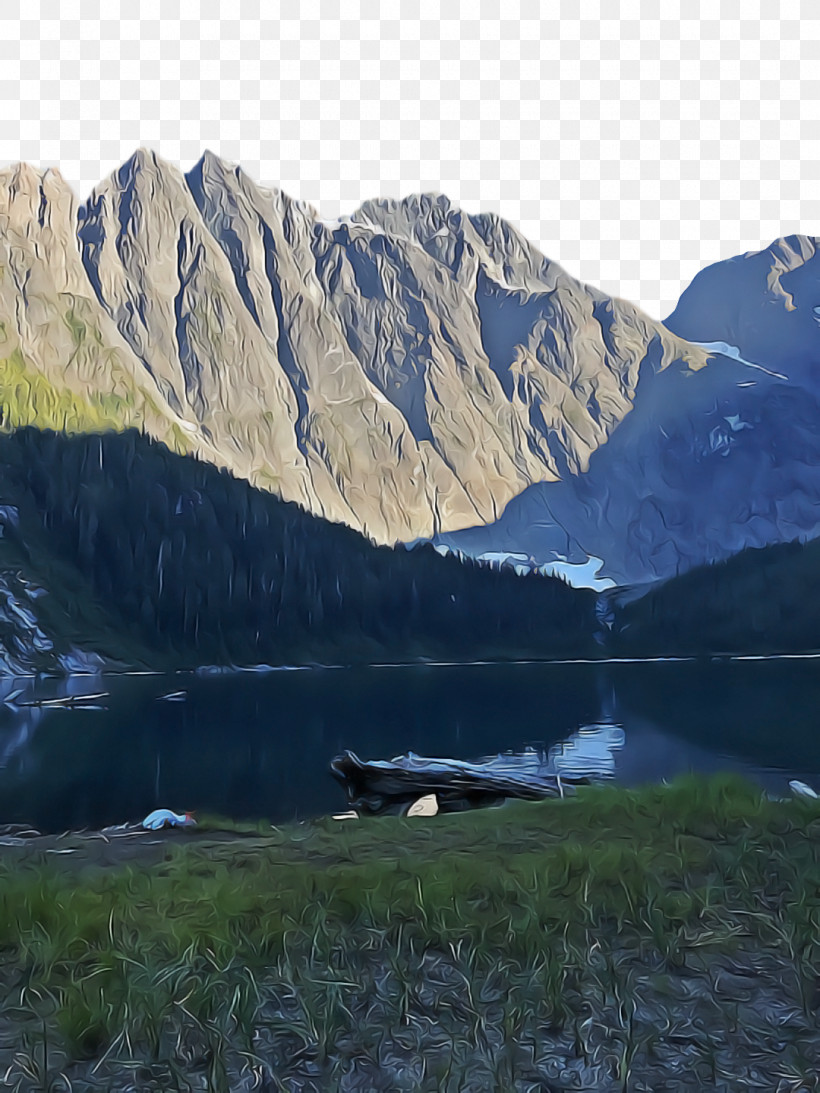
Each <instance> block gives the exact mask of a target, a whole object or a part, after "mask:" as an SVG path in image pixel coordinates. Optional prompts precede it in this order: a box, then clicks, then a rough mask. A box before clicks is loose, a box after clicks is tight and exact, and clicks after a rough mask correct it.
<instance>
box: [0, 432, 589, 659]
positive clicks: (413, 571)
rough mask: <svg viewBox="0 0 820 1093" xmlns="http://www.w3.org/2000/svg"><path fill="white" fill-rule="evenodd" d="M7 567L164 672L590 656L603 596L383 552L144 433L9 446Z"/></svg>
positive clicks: (60, 621) (53, 610) (83, 623)
mask: <svg viewBox="0 0 820 1093" xmlns="http://www.w3.org/2000/svg"><path fill="white" fill-rule="evenodd" d="M0 476H1V477H0V505H3V506H6V508H4V509H3V510H1V511H0V515H3V514H5V515H3V537H2V540H0V542H2V550H0V558H2V562H3V565H4V566H5V567H6V570H7V571H8V570H9V569H10V568H12V569H13V568H16V569H18V570H19V571H20V572H21V573H23V574H24V576H25V578H26V579H27V580H29V581H35V582H36V583H38V584H39V585H41V586H42V587H44V588H45V589H46V590H47V594H46V595H43V596H40V597H38V598H37V601H36V604H37V612H38V615H39V616H40V618H41V619H42V620H43V621H44V622H45V623H47V625H48V629H49V630H50V631H51V632H52V633H53V632H55V631H58V632H61V633H64V634H65V635H67V636H68V637H69V638H70V640H71V641H72V642H73V643H74V644H76V645H78V646H79V647H81V648H83V647H84V648H86V649H94V650H96V651H98V652H100V653H101V654H103V655H104V656H107V657H109V658H112V657H113V658H116V659H118V660H120V661H123V662H126V663H133V662H135V661H136V662H141V663H150V664H152V665H155V666H158V667H172V666H174V667H183V666H196V665H200V664H204V663H220V664H253V663H272V664H297V663H310V662H322V663H351V662H357V661H373V660H375V661H379V660H401V659H409V658H416V657H430V658H445V659H456V658H483V657H520V656H544V657H549V656H552V657H555V656H576V655H589V654H590V653H591V652H593V651H594V650H595V649H597V648H598V647H597V646H595V644H594V641H593V639H592V633H593V629H594V622H593V619H594V602H595V597H594V594H592V593H590V592H586V591H583V590H581V591H578V590H574V589H571V588H570V587H568V586H567V585H566V584H564V583H563V582H562V581H560V580H558V579H554V578H546V577H543V576H539V575H531V576H526V577H520V576H518V575H516V574H515V573H513V572H510V571H503V572H498V571H494V570H491V569H488V568H486V567H483V566H481V565H479V564H478V563H476V562H473V561H470V560H467V561H460V560H459V559H458V558H456V557H454V556H450V557H441V556H440V555H439V554H437V553H436V551H435V550H434V549H433V548H432V547H430V546H424V547H420V548H417V549H415V550H412V551H408V550H406V549H405V548H404V547H401V546H400V547H398V548H396V549H392V548H389V547H377V546H374V545H373V544H371V543H370V542H368V541H367V540H366V539H365V538H363V537H362V536H361V535H360V534H359V533H357V532H355V531H353V530H351V529H350V528H347V527H344V526H342V525H339V524H332V523H329V522H327V521H324V520H321V519H319V518H316V517H314V516H311V515H310V514H308V513H306V512H305V511H303V510H302V509H301V508H300V507H299V506H297V505H296V504H292V503H287V502H283V501H280V500H278V499H277V498H276V497H274V496H273V495H272V494H270V493H268V492H266V491H262V490H258V489H255V488H254V487H252V486H250V485H249V484H248V483H247V482H246V481H244V480H241V479H236V478H234V477H232V476H231V475H230V474H229V473H228V472H227V471H223V470H218V469H217V468H216V467H214V466H212V465H211V464H208V463H204V462H200V461H199V460H197V459H195V458H193V457H190V456H179V455H175V454H173V453H172V452H170V451H169V450H168V449H167V448H166V447H165V446H164V445H162V444H160V443H157V442H154V441H151V440H148V439H147V438H146V437H144V436H143V435H141V434H140V433H138V432H137V431H136V430H131V431H128V432H125V433H119V434H117V433H101V434H95V435H80V436H67V435H65V434H60V433H53V432H49V431H39V430H36V429H33V428H26V429H20V430H17V431H15V432H13V433H10V434H6V435H2V436H0Z"/></svg>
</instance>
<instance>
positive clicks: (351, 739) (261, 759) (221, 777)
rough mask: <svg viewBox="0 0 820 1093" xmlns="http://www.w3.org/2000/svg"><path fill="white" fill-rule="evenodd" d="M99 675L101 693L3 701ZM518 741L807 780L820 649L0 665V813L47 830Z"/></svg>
mask: <svg viewBox="0 0 820 1093" xmlns="http://www.w3.org/2000/svg"><path fill="white" fill-rule="evenodd" d="M99 691H108V692H110V693H109V695H108V697H107V698H105V699H103V700H101V704H104V707H105V708H103V709H96V710H84V709H58V708H57V709H55V708H51V709H48V708H43V707H39V708H38V707H26V706H24V705H21V704H22V703H25V702H30V701H32V700H33V699H42V698H50V697H55V696H61V695H66V694H83V693H86V694H88V693H92V692H99ZM176 691H184V692H185V694H184V696H183V700H182V701H167V700H162V699H161V697H160V696H163V695H167V694H168V693H169V692H176ZM15 692H19V693H16V694H15ZM4 699H5V701H4ZM602 724H603V725H605V726H610V727H609V728H605V729H603V730H598V731H595V730H594V729H593V730H592V731H586V732H582V733H581V734H580V736H579V735H578V733H579V730H580V729H583V728H584V727H585V726H593V727H594V726H600V725H602ZM613 725H615V726H620V728H621V729H622V730H623V735H621V733H620V732H618V730H617V729H614V730H613V729H612V728H611V726H613ZM528 745H529V746H534V747H536V748H543V749H545V750H549V749H555V752H554V754H555V753H557V754H558V755H559V756H561V755H563V756H564V757H569V758H572V756H574V755H575V756H577V755H578V754H580V753H583V752H584V749H587V750H588V751H589V752H590V754H591V755H593V757H594V758H593V762H596V763H598V764H600V765H601V766H602V769H605V768H606V767H607V766H609V768H610V769H611V770H612V772H613V773H614V776H615V778H616V779H617V780H618V781H620V782H622V783H624V784H627V785H637V784H641V783H644V782H651V781H659V780H661V779H669V778H671V777H673V776H674V775H676V774H678V773H680V772H683V771H689V770H695V771H703V772H713V771H719V770H732V771H738V772H740V773H743V774H745V775H747V776H749V777H751V778H754V779H755V780H757V781H758V782H760V783H762V784H763V785H764V786H765V787H766V788H767V789H769V790H771V791H773V792H782V793H784V794H786V793H787V792H788V790H787V783H788V780H789V779H790V778H795V777H797V778H801V779H803V780H804V781H807V782H809V784H811V785H814V786H815V787H816V788H820V661H817V660H811V659H808V660H807V659H781V660H766V661H751V660H740V661H737V660H735V661H720V662H707V663H694V662H663V663H627V664H624V663H606V664H512V665H492V664H476V665H465V666H458V667H456V666H426V667H412V668H403V667H402V668H399V667H396V668H389V667H384V668H369V669H312V670H305V671H273V672H266V673H249V672H240V673H233V674H227V675H226V674H222V675H194V674H190V675H175V676H170V677H169V676H103V677H95V678H89V677H76V678H73V679H70V680H68V681H65V680H62V681H59V680H54V679H45V680H36V681H35V680H11V679H3V680H0V823H30V824H33V825H34V826H35V827H37V828H39V829H40V830H42V831H63V830H66V829H67V828H78V827H101V826H104V825H107V824H114V823H124V822H125V821H133V820H139V819H142V817H143V816H145V815H146V814H147V813H148V812H149V811H151V810H152V809H153V808H157V807H167V808H172V809H174V810H176V811H184V810H194V811H195V810H199V811H202V812H206V811H207V812H218V813H220V814H223V815H227V816H232V817H234V818H236V819H244V818H247V819H252V818H259V817H267V818H269V819H270V820H271V821H272V822H274V823H281V822H285V821H288V820H293V819H295V818H298V819H304V818H307V817H310V816H315V815H320V814H324V813H327V812H330V811H335V810H338V809H343V808H344V807H346V800H345V796H344V792H343V790H342V789H341V787H340V786H339V785H338V784H337V783H336V782H335V781H334V780H333V778H332V777H331V775H330V773H329V770H328V764H329V763H330V760H331V759H332V758H333V757H334V756H335V755H337V754H338V753H339V752H341V751H343V750H345V749H348V748H349V749H351V750H352V751H355V752H356V753H357V754H358V755H359V756H360V757H361V758H363V759H390V758H393V757H394V756H396V755H400V754H402V753H406V752H407V751H414V752H416V753H418V754H420V755H429V756H436V757H445V756H446V757H451V758H459V759H478V758H481V757H485V756H488V755H495V754H497V753H498V752H505V751H513V752H517V751H521V750H523V749H524V748H525V747H526V746H528Z"/></svg>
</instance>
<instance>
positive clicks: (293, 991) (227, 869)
mask: <svg viewBox="0 0 820 1093" xmlns="http://www.w3.org/2000/svg"><path fill="white" fill-rule="evenodd" d="M226 826H228V825H221V824H219V823H216V822H214V821H211V822H210V823H205V824H203V825H202V826H201V828H200V829H199V830H198V831H197V832H196V833H195V834H193V835H188V834H183V833H178V832H177V833H170V834H168V835H164V836H158V837H151V836H143V835H140V836H137V837H135V838H132V839H130V840H123V848H125V847H126V844H127V854H125V853H124V854H123V855H118V852H117V847H115V846H114V845H113V844H104V843H103V842H102V841H101V840H100V839H96V840H93V839H89V838H86V839H82V838H80V837H79V836H70V837H67V838H65V839H52V840H50V841H49V840H46V842H44V843H43V844H42V845H41V844H39V843H38V842H37V841H36V840H35V841H34V842H32V843H31V844H30V845H27V846H14V847H8V848H4V854H3V857H2V859H0V944H1V945H2V949H3V964H2V969H3V970H2V976H3V980H4V982H3V984H2V989H0V998H4V999H5V1000H4V1001H3V1002H2V1003H0V1064H1V1065H0V1081H2V1080H5V1082H6V1084H7V1086H8V1088H12V1089H20V1090H23V1089H32V1090H33V1089H53V1090H58V1089H69V1088H71V1089H93V1088H100V1089H111V1090H113V1089H122V1090H125V1089H141V1090H142V1089H163V1090H168V1089H213V1090H231V1091H233V1090H237V1089H249V1090H250V1089H253V1088H256V1089H271V1090H279V1089H281V1090H297V1089H299V1090H302V1089H304V1090H308V1089H309V1090H314V1089H315V1090H323V1091H324V1090H335V1089H362V1090H366V1089H367V1090H377V1089H379V1090H380V1089H385V1090H388V1089H390V1090H404V1089H407V1090H431V1091H434V1090H435V1091H438V1090H451V1091H453V1093H454V1091H456V1090H468V1089H476V1090H478V1089H486V1090H495V1089H498V1090H519V1089H520V1090H536V1089H538V1090H547V1089H549V1090H552V1089H587V1088H588V1089H597V1090H609V1089H612V1090H625V1089H630V1090H640V1089H646V1090H653V1091H654V1090H660V1089H673V1088H681V1089H690V1088H691V1089H703V1088H727V1089H729V1088H731V1089H743V1088H760V1089H764V1088H765V1089H771V1090H780V1089H783V1090H786V1089H792V1090H795V1091H796V1090H799V1089H815V1088H818V1078H817V1075H818V1074H820V1069H818V1064H819V1063H820V1029H818V1022H817V1014H816V1007H817V1006H818V1004H820V992H819V991H818V987H820V929H818V927H820V850H818V836H820V808H818V807H817V806H815V805H814V804H812V803H806V802H802V801H797V800H794V801H786V802H775V801H770V800H768V799H766V798H765V797H763V796H761V795H760V794H759V793H758V792H757V791H756V790H754V789H752V788H751V787H750V786H748V785H747V784H745V783H743V782H740V781H736V780H732V779H725V778H724V779H718V780H713V781H710V782H706V781H702V780H698V779H684V780H681V781H678V782H676V783H675V784H674V785H672V786H670V787H663V786H661V787H655V788H649V789H646V790H641V791H626V790H621V789H617V788H614V787H605V788H602V787H596V788H589V789H586V790H582V791H581V792H580V793H579V794H578V797H577V798H575V799H568V800H565V801H547V802H543V803H539V804H525V803H522V802H515V803H508V804H507V805H505V806H503V807H502V808H498V809H487V810H482V811H478V812H472V813H467V814H459V815H453V816H445V815H440V816H437V817H435V818H428V819H423V820H422V819H416V820H410V819H401V818H380V819H368V820H359V821H345V822H336V823H334V822H333V821H332V820H330V819H327V820H321V821H317V822H315V823H310V824H303V825H298V826H294V827H289V828H283V829H279V830H277V829H269V828H268V829H266V828H265V827H264V826H257V827H247V828H245V827H241V826H240V827H238V828H237V827H236V825H234V830H233V831H232V832H231V833H226V832H225V831H220V830H219V828H225V827H226ZM102 850H104V851H105V861H104V862H103V861H102V860H101V858H100V852H101V851H102ZM4 1075H5V1078H4ZM755 1075H757V1077H755ZM129 1082H130V1083H131V1084H129ZM675 1082H677V1083H678V1084H675ZM755 1082H758V1084H755ZM760 1082H763V1083H764V1084H759V1083H760ZM766 1082H769V1083H771V1084H768V1085H767V1084H765V1083H766ZM539 1083H540V1084H539ZM579 1083H580V1084H579ZM670 1083H671V1084H670Z"/></svg>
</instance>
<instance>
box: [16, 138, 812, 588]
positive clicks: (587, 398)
mask: <svg viewBox="0 0 820 1093" xmlns="http://www.w3.org/2000/svg"><path fill="white" fill-rule="evenodd" d="M819 279H820V264H818V262H817V261H816V241H815V240H813V239H810V238H808V237H803V236H790V237H788V238H785V239H780V240H777V241H775V242H774V243H773V244H772V245H771V246H770V247H768V248H766V249H764V250H761V251H759V252H757V253H754V254H748V255H744V256H741V257H739V258H735V259H731V260H730V261H728V262H721V263H717V264H716V265H715V266H712V267H709V268H707V269H705V270H703V271H701V273H700V274H698V276H697V277H696V278H695V279H694V281H693V282H692V284H691V285H690V286H689V287H688V288H687V290H686V291H685V292H684V294H683V295H682V297H681V300H680V302H679V304H678V306H677V307H676V309H675V311H674V312H673V313H672V315H670V316H669V318H668V319H667V320H666V322H665V323H659V322H655V321H653V320H652V319H650V318H649V317H647V316H646V315H644V314H643V313H641V312H640V311H639V310H638V309H637V308H635V307H633V306H632V305H630V304H628V303H625V302H624V301H621V300H617V299H612V298H610V297H608V296H606V295H605V294H604V293H602V292H600V291H598V290H597V289H595V288H592V287H590V286H586V285H583V284H580V283H579V282H578V281H576V280H574V279H573V278H572V277H570V276H569V275H568V274H566V273H565V272H564V271H563V270H562V269H561V268H560V267H559V266H558V265H556V264H555V263H554V262H551V261H550V260H549V259H547V258H544V257H543V256H542V255H541V254H539V253H538V252H537V251H536V250H535V248H533V247H532V246H531V245H530V244H529V243H528V242H527V241H526V240H525V239H524V238H522V236H521V235H519V234H518V233H517V232H516V231H515V229H514V228H512V227H511V226H510V225H509V224H506V223H505V222H504V221H502V220H500V219H499V218H497V217H495V216H489V215H469V214H467V213H465V212H463V211H461V210H459V209H458V208H457V207H455V206H454V205H452V204H451V203H450V202H448V200H447V199H446V198H445V197H443V196H440V195H417V196H414V197H409V198H406V199H405V200H402V201H376V200H374V201H367V202H365V203H364V204H363V205H362V206H361V207H360V208H359V209H358V210H357V211H356V212H355V213H353V214H352V215H351V216H349V217H345V218H343V219H341V220H339V221H335V222H333V223H329V222H325V221H323V220H321V219H320V218H319V217H318V215H317V213H316V212H315V211H314V210H313V209H312V208H310V207H309V206H308V205H305V204H303V203H301V202H298V201H294V200H292V199H290V198H289V197H287V196H286V195H285V194H283V193H281V192H280V191H276V190H268V189H265V188H263V187H260V186H258V185H257V184H256V183H255V182H253V180H251V179H250V178H249V177H248V176H247V175H246V174H245V173H244V172H243V171H242V170H241V168H239V167H233V166H231V165H229V164H226V163H224V162H223V161H222V160H220V159H218V158H217V157H215V156H213V155H211V154H210V153H206V154H205V155H204V156H203V158H202V159H201V160H200V162H199V163H198V164H197V165H196V166H195V167H194V169H193V170H191V171H190V172H188V174H187V175H183V174H182V173H181V172H179V171H178V170H177V169H176V168H174V167H173V166H171V165H169V164H167V163H164V162H163V161H162V160H160V159H159V158H158V157H157V156H156V155H154V154H153V153H151V152H146V151H139V152H137V153H136V154H135V155H134V156H132V157H131V159H130V160H128V162H127V163H125V164H124V165H123V166H122V167H121V168H120V169H119V170H118V171H116V172H115V173H114V174H113V175H112V176H111V177H110V178H109V179H107V180H106V181H105V182H103V183H101V184H100V186H98V187H97V188H96V189H95V190H94V191H93V192H92V193H91V195H90V196H89V198H88V199H87V200H86V201H85V202H83V203H78V202H77V200H76V198H75V196H74V195H73V194H72V192H71V190H70V189H69V187H68V186H67V185H66V184H65V182H64V181H63V180H62V178H61V177H60V175H59V173H58V172H56V171H53V170H49V171H45V172H42V173H41V172H37V171H34V170H33V169H32V168H29V167H26V166H25V165H20V166H18V167H15V168H11V169H9V170H6V171H4V172H2V173H0V353H2V357H0V407H1V408H2V411H1V412H2V417H0V426H2V427H3V428H5V429H14V428H19V427H21V426H25V425H36V426H38V427H41V428H42V427H45V428H53V429H58V430H67V431H68V432H71V433H83V432H86V433H88V432H93V431H95V430H99V429H105V428H108V429H114V430H118V431H122V430H126V429H129V428H139V429H141V430H143V431H144V432H145V433H146V434H147V435H148V436H151V437H153V438H155V439H157V440H161V441H163V442H164V443H165V444H166V445H167V446H168V447H169V448H170V449H171V450H172V451H175V452H177V453H179V454H183V455H184V454H190V455H194V456H196V457H198V458H200V459H202V460H204V461H206V462H209V463H212V464H214V465H216V466H218V467H221V468H224V469H226V470H229V471H230V472H231V473H232V474H234V475H236V476H239V477H242V478H245V479H247V480H248V481H249V482H250V483H251V484H253V485H255V486H258V487H260V488H264V489H267V490H269V491H271V492H273V493H274V494H276V495H277V496H278V497H280V498H282V499H283V500H285V501H294V502H297V503H298V504H300V505H301V506H302V507H303V508H304V509H306V510H307V511H309V512H311V513H313V514H315V515H318V516H322V517H324V518H326V519H328V520H331V521H334V522H339V523H345V524H348V525H349V526H351V527H352V528H354V529H356V530H358V531H360V532H363V533H364V534H365V535H367V536H368V537H370V538H371V539H372V540H373V541H375V542H377V543H382V544H393V543H396V542H405V543H413V542H415V541H417V540H429V539H432V540H433V542H434V543H435V544H436V545H437V546H438V547H439V548H440V549H442V550H446V549H450V550H458V551H460V552H462V553H464V554H467V555H471V556H473V557H483V556H486V557H487V558H488V559H500V558H504V557H509V558H510V559H511V560H512V561H513V562H515V564H516V565H518V567H519V568H524V567H525V566H531V567H533V568H534V567H538V566H541V567H544V566H546V567H547V568H548V569H550V568H551V569H552V570H553V571H556V572H562V573H564V574H565V575H567V576H568V577H569V579H570V580H573V581H575V582H576V583H580V584H592V585H594V586H596V587H599V588H604V587H606V586H608V585H612V584H616V585H619V586H624V585H636V586H642V585H644V584H647V583H651V582H654V581H658V580H666V579H668V578H669V577H672V576H674V575H675V574H677V573H681V572H684V571H686V570H688V569H690V568H692V567H697V566H698V565H701V564H703V563H706V562H712V561H716V560H720V559H723V558H727V557H729V556H730V555H732V554H734V553H736V552H738V551H741V550H743V549H745V548H747V547H762V546H765V545H767V544H770V543H776V542H783V541H789V540H791V539H795V538H803V539H805V538H811V537H813V536H817V535H820V519H818V513H820V471H819V470H818V468H820V430H818V428H817V422H818V421H820V359H818V358H819V357H820V343H819V342H818V325H817V324H818V319H820V283H818V280H819Z"/></svg>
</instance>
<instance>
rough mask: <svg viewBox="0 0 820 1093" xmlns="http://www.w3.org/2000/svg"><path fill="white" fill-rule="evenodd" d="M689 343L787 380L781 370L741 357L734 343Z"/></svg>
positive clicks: (768, 374) (776, 377)
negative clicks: (765, 366)
mask: <svg viewBox="0 0 820 1093" xmlns="http://www.w3.org/2000/svg"><path fill="white" fill-rule="evenodd" d="M690 344H691V345H697V346H699V347H700V348H701V349H706V350H708V351H709V352H710V353H720V354H721V355H722V356H724V357H731V359H732V360H734V361H737V362H738V364H745V365H747V367H749V368H757V369H759V371H761V372H765V373H766V375H767V376H774V377H775V379H779V380H787V379H788V378H789V377H788V376H784V375H783V373H782V372H772V370H771V369H770V368H764V367H763V365H762V364H755V362H754V361H747V360H746V358H745V357H741V355H740V350H739V349H738V347H737V346H736V345H729V344H728V343H727V342H691V343H690Z"/></svg>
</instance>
